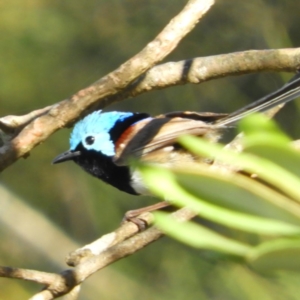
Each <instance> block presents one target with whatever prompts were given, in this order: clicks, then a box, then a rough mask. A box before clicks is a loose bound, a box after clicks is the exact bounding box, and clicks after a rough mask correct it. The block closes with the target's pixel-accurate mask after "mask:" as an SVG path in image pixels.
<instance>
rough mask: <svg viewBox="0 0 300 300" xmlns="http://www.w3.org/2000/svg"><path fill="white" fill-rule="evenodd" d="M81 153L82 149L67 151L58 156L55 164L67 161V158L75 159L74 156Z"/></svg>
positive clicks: (54, 160) (54, 161)
mask: <svg viewBox="0 0 300 300" xmlns="http://www.w3.org/2000/svg"><path fill="white" fill-rule="evenodd" d="M80 155H81V152H80V151H70V150H69V151H66V152H64V153H62V154H60V155H58V156H56V157H55V158H54V159H53V161H52V163H53V164H59V163H62V162H64V161H67V160H73V159H74V157H77V156H80Z"/></svg>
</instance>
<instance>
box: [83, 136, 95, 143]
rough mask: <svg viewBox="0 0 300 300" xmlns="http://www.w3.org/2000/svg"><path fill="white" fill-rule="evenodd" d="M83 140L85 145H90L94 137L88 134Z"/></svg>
mask: <svg viewBox="0 0 300 300" xmlns="http://www.w3.org/2000/svg"><path fill="white" fill-rule="evenodd" d="M85 142H86V143H87V145H92V144H94V142H95V138H94V137H93V136H91V135H90V136H88V137H86V138H85Z"/></svg>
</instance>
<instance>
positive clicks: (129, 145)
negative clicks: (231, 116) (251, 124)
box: [114, 112, 224, 165]
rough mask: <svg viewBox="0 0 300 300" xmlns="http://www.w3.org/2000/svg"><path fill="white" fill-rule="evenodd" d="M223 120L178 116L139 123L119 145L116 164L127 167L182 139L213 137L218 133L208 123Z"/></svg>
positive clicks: (130, 129)
mask: <svg viewBox="0 0 300 300" xmlns="http://www.w3.org/2000/svg"><path fill="white" fill-rule="evenodd" d="M222 117H224V114H213V113H205V114H198V113H192V112H174V113H169V114H167V115H160V116H158V117H156V118H148V119H145V120H142V121H139V122H137V123H135V124H133V125H132V126H130V127H129V128H128V129H127V130H126V131H125V132H124V133H123V134H122V135H121V136H120V138H119V139H118V140H117V141H116V147H115V151H116V154H115V156H114V162H115V163H116V164H117V165H124V164H126V162H128V158H130V157H135V158H142V157H143V156H145V155H146V154H149V153H152V152H154V151H156V150H158V149H162V148H165V147H168V146H172V145H174V144H175V143H176V140H177V138H178V137H179V136H181V135H185V134H191V135H195V136H207V137H210V135H213V133H215V129H214V128H215V126H214V125H211V124H209V123H207V122H211V121H212V119H219V118H222ZM207 118H208V119H207ZM203 120H204V121H203Z"/></svg>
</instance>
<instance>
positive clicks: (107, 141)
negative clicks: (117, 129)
mask: <svg viewBox="0 0 300 300" xmlns="http://www.w3.org/2000/svg"><path fill="white" fill-rule="evenodd" d="M132 115H133V113H131V112H116V111H112V112H107V113H101V110H99V111H95V112H93V113H91V114H90V115H88V116H86V117H85V118H84V119H82V120H81V121H79V122H78V123H76V125H75V127H74V129H73V131H72V133H71V137H70V150H75V149H76V148H77V146H78V145H79V144H80V143H82V145H83V146H84V147H85V148H86V149H88V150H95V151H99V152H102V153H103V154H104V155H107V156H113V155H114V154H115V149H114V148H115V147H114V144H113V142H112V141H111V138H110V135H109V131H110V130H111V129H112V128H113V127H114V126H115V124H116V123H117V122H120V121H121V122H122V121H124V120H125V119H126V118H129V117H131V116H132ZM87 136H94V137H95V142H94V143H93V144H92V145H87V144H85V138H86V137H87Z"/></svg>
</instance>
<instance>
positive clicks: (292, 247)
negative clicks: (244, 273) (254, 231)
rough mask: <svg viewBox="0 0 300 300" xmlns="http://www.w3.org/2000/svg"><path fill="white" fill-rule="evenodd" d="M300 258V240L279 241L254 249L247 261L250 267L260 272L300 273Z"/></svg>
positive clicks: (266, 243)
mask: <svg viewBox="0 0 300 300" xmlns="http://www.w3.org/2000/svg"><path fill="white" fill-rule="evenodd" d="M299 257H300V240H299V239H277V240H273V241H269V242H265V243H263V244H261V245H259V246H257V247H255V248H253V249H252V250H251V251H250V252H249V254H248V257H247V260H248V263H249V264H250V266H251V267H252V268H253V269H255V270H256V271H259V272H273V271H276V270H293V271H300V260H299Z"/></svg>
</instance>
